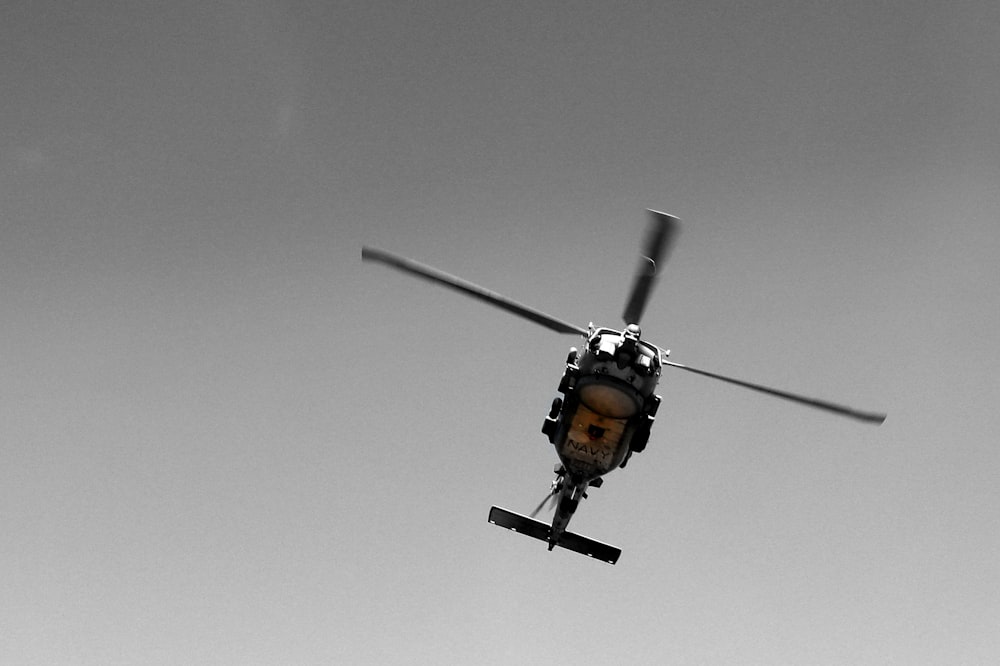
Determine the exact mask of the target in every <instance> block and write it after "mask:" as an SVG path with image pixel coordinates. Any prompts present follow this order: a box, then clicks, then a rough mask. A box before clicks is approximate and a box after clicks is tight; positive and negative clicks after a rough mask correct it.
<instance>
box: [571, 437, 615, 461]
mask: <svg viewBox="0 0 1000 666" xmlns="http://www.w3.org/2000/svg"><path fill="white" fill-rule="evenodd" d="M566 444H567V445H568V446H569V447H570V448H571V449H573V450H574V451H579V452H580V453H587V454H590V455H591V456H600V457H601V458H607V457H609V456H610V455H611V451H609V450H607V449H605V448H603V447H599V446H596V447H595V446H590V445H589V444H587V443H586V442H578V441H576V440H575V439H569V438H567V439H566Z"/></svg>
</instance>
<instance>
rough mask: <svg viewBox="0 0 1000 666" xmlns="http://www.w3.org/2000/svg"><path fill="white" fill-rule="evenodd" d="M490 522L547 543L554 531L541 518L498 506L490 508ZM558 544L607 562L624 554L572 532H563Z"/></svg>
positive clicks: (609, 562)
mask: <svg viewBox="0 0 1000 666" xmlns="http://www.w3.org/2000/svg"><path fill="white" fill-rule="evenodd" d="M490 522H491V523H493V524H494V525H498V526H500V527H506V528H507V529H509V530H514V531H515V532H518V533H520V534H525V535H527V536H530V537H534V538H536V539H538V540H540V541H545V542H546V543H548V540H549V534H550V533H551V531H552V528H551V527H549V526H548V525H547V524H545V523H543V522H542V521H540V520H535V519H534V518H529V517H528V516H522V515H521V514H519V513H514V512H513V511H508V510H507V509H501V508H500V507H498V506H494V507H492V508H491V509H490ZM556 545H557V546H559V547H560V548H566V549H567V550H572V551H574V552H577V553H580V554H582V555H587V556H588V557H593V558H594V559H595V560H601V561H602V562H607V563H608V564H614V563H615V562H617V561H618V557H619V556H620V555H621V554H622V551H621V548H615V547H614V546H610V545H608V544H606V543H601V542H600V541H594V540H593V539H591V538H589V537H585V536H582V535H580V534H573V533H572V532H563V533H562V536H560V537H559V541H558V542H557V543H556Z"/></svg>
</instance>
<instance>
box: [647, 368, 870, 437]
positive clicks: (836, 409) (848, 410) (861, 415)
mask: <svg viewBox="0 0 1000 666" xmlns="http://www.w3.org/2000/svg"><path fill="white" fill-rule="evenodd" d="M662 363H663V365H669V366H671V367H674V368H680V369H681V370H687V371H688V372H693V373H695V374H697V375H704V376H705V377H711V378H712V379H721V380H722V381H724V382H729V383H730V384H736V385H737V386H742V387H743V388H748V389H751V390H753V391H760V392H761V393H766V394H767V395H773V396H777V397H779V398H784V399H785V400H791V401H792V402H797V403H799V404H800V405H808V406H809V407H816V408H817V409H822V410H825V411H828V412H833V413H834V414H840V415H841V416H849V417H851V418H853V419H857V420H859V421H865V422H867V423H874V424H875V425H881V424H882V422H883V421H885V417H886V415H885V414H879V413H875V412H862V411H860V410H857V409H854V408H852V407H845V406H844V405H838V404H836V403H833V402H827V401H826V400H818V399H816V398H808V397H806V396H803V395H797V394H795V393H789V392H787V391H780V390H778V389H774V388H770V387H768V386H762V385H760V384H753V383H751V382H745V381H743V380H740V379H733V378H732V377H726V376H724V375H717V374H715V373H714V372H706V371H705V370H698V369H697V368H692V367H690V366H687V365H681V364H680V363H674V362H672V361H667V360H664V361H662Z"/></svg>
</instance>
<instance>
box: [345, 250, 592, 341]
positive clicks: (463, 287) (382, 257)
mask: <svg viewBox="0 0 1000 666" xmlns="http://www.w3.org/2000/svg"><path fill="white" fill-rule="evenodd" d="M361 259H362V260H365V261H379V262H382V263H383V264H386V265H388V266H392V267H393V268H398V269H399V270H401V271H403V272H404V273H410V274H411V275H416V276H417V277H421V278H424V279H425V280H430V281H431V282H437V283H438V284H441V285H444V286H446V287H450V288H451V289H455V290H456V291H461V292H464V293H466V294H468V295H469V296H472V297H473V298H478V299H479V300H481V301H486V302H487V303H490V304H491V305H495V306H496V307H498V308H500V309H502V310H506V311H507V312H512V313H514V314H516V315H518V316H519V317H524V318H525V319H529V320H531V321H533V322H535V323H536V324H541V325H542V326H544V327H546V328H549V329H551V330H553V331H556V332H557V333H573V334H576V335H582V336H583V337H587V330H586V329H584V328H580V327H579V326H574V325H573V324H568V323H566V322H564V321H561V320H559V319H556V318H555V317H552V316H550V315H547V314H545V313H544V312H541V311H539V310H535V309H533V308H529V307H528V306H526V305H521V304H520V303H518V302H516V301H512V300H510V299H509V298H507V297H505V296H501V295H500V294H498V293H496V292H494V291H490V290H489V289H484V288H483V287H480V286H479V285H477V284H473V283H472V282H468V281H466V280H463V279H461V278H458V277H455V276H454V275H449V274H448V273H445V272H444V271H439V270H438V269H436V268H431V267H430V266H426V265H424V264H421V263H418V262H416V261H412V260H410V259H406V258H404V257H400V256H397V255H395V254H391V253H389V252H385V251H383V250H376V249H375V248H372V247H367V246H365V247H362V248H361Z"/></svg>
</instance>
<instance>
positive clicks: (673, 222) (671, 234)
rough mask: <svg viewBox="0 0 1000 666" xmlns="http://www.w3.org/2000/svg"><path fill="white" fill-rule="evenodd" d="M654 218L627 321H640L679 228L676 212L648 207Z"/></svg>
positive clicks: (641, 258)
mask: <svg viewBox="0 0 1000 666" xmlns="http://www.w3.org/2000/svg"><path fill="white" fill-rule="evenodd" d="M649 214H650V217H651V218H652V219H651V220H650V223H649V231H648V232H646V244H645V245H644V246H643V248H642V255H641V256H640V258H639V269H638V270H637V271H636V274H635V281H634V282H633V283H632V291H631V292H630V293H629V297H628V301H627V303H626V305H625V312H623V313H622V319H624V320H625V323H626V324H638V323H639V319H640V317H642V311H643V310H645V309H646V301H648V300H649V295H650V294H651V293H652V292H653V286H654V285H655V284H656V278H657V277H658V274H659V270H660V264H661V263H662V261H663V260H665V259H666V257H667V254H668V253H669V252H670V248H671V246H672V245H673V242H674V239H675V238H676V237H677V232H678V231H680V220H678V219H677V218H676V217H674V216H673V215H667V214H666V213H661V212H659V211H656V210H651V211H649Z"/></svg>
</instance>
